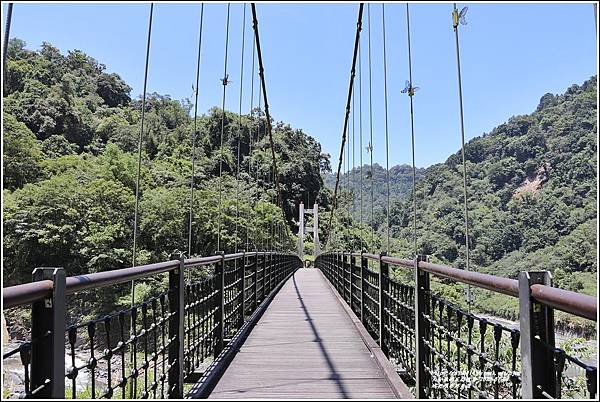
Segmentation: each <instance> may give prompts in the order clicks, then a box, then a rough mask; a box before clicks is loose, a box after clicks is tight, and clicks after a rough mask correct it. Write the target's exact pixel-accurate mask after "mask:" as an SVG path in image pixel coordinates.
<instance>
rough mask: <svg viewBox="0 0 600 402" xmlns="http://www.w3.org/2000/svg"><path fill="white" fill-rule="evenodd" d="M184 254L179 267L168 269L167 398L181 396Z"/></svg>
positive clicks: (181, 256) (181, 255)
mask: <svg viewBox="0 0 600 402" xmlns="http://www.w3.org/2000/svg"><path fill="white" fill-rule="evenodd" d="M184 270H185V267H184V255H183V254H180V255H179V268H177V269H174V270H172V271H169V310H170V311H169V313H170V314H171V315H172V318H171V319H170V320H169V338H170V339H171V343H170V344H169V353H168V354H169V365H170V367H169V374H168V384H169V392H168V394H169V398H170V399H181V398H183V346H184V339H183V337H184V334H185V332H184V327H183V320H184V315H185V305H184V303H185V301H184V295H183V292H184V290H185V283H184Z"/></svg>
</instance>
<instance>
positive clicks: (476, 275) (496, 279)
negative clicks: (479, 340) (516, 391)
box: [323, 252, 598, 321]
mask: <svg viewBox="0 0 600 402" xmlns="http://www.w3.org/2000/svg"><path fill="white" fill-rule="evenodd" d="M323 254H327V253H323ZM342 254H344V255H350V256H353V257H361V256H362V257H363V258H366V259H369V260H373V261H379V260H380V259H381V261H382V262H384V263H387V264H391V265H395V266H402V267H405V268H414V264H415V262H414V260H409V259H403V258H397V257H392V256H379V255H377V254H372V253H355V252H352V253H346V252H342ZM419 268H420V269H422V270H423V271H426V272H429V273H430V274H433V275H435V276H437V277H439V278H445V279H452V280H455V281H457V282H461V283H464V284H469V285H473V286H477V287H480V288H482V289H487V290H491V291H493V292H497V293H502V294H505V295H508V296H511V297H519V282H518V281H517V280H516V279H509V278H503V277H500V276H495V275H490V274H483V273H480V272H474V271H465V270H463V269H458V268H454V267H450V266H447V265H441V264H433V263H430V262H425V261H419ZM531 296H532V297H533V298H534V299H535V300H537V301H538V302H540V303H542V304H545V305H547V306H550V307H553V308H555V309H558V310H561V311H564V312H566V313H570V314H574V315H577V316H579V317H583V318H587V319H589V320H593V321H597V320H598V300H597V298H595V297H593V296H589V295H584V294H581V293H577V292H573V291H570V290H564V289H560V288H555V287H553V286H547V285H541V284H536V285H531Z"/></svg>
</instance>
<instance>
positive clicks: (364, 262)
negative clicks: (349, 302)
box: [360, 251, 369, 325]
mask: <svg viewBox="0 0 600 402" xmlns="http://www.w3.org/2000/svg"><path fill="white" fill-rule="evenodd" d="M364 254H365V253H364V251H361V252H360V320H361V322H362V323H363V325H365V324H366V321H365V270H366V269H367V266H368V264H369V261H367V259H366V258H365V256H364Z"/></svg>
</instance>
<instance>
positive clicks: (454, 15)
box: [452, 3, 471, 311]
mask: <svg viewBox="0 0 600 402" xmlns="http://www.w3.org/2000/svg"><path fill="white" fill-rule="evenodd" d="M452 24H453V27H454V37H455V40H456V41H455V42H456V67H457V72H458V102H459V106H460V135H461V153H462V165H463V195H464V215H465V249H466V257H465V258H466V261H465V269H466V270H467V271H469V270H470V269H469V261H470V255H469V211H468V195H467V163H466V160H465V122H464V111H463V95H462V78H461V71H460V45H459V38H458V25H459V14H458V10H457V8H456V3H454V6H453V10H452ZM467 306H468V309H469V311H470V308H471V285H467Z"/></svg>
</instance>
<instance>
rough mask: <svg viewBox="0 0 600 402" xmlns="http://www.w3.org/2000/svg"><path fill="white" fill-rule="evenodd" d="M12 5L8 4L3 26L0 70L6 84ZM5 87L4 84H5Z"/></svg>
mask: <svg viewBox="0 0 600 402" xmlns="http://www.w3.org/2000/svg"><path fill="white" fill-rule="evenodd" d="M12 11H13V3H8V6H7V9H6V23H5V24H4V43H3V44H2V70H3V71H4V82H5V83H6V71H7V68H6V56H7V54H8V53H7V51H8V38H9V37H10V24H11V22H12ZM5 85H6V84H5Z"/></svg>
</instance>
